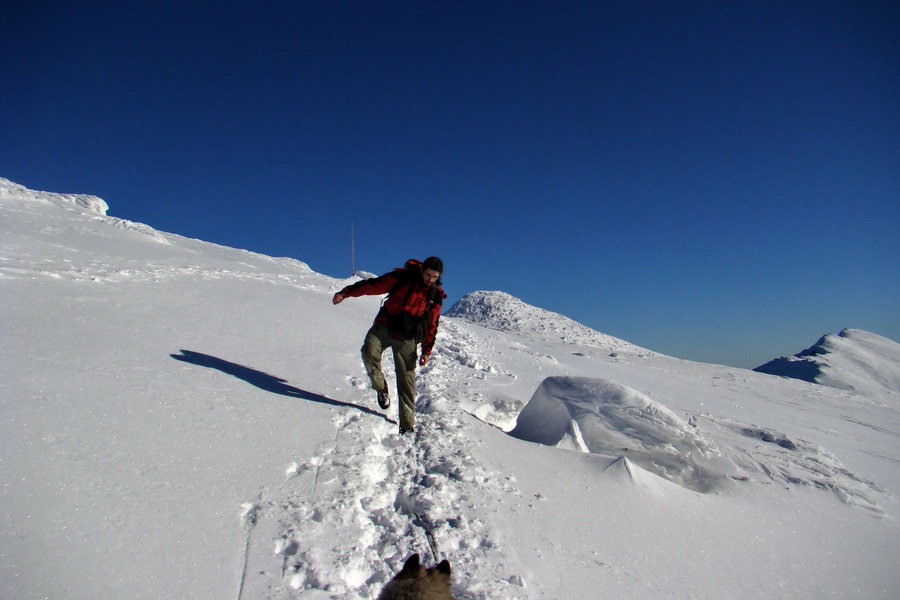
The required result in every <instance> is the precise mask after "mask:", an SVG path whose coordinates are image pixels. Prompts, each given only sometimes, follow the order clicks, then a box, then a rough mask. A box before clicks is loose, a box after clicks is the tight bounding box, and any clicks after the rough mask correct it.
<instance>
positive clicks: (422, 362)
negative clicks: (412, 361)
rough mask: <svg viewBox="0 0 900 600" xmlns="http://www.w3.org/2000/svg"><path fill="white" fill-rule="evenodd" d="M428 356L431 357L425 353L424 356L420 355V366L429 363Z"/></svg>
mask: <svg viewBox="0 0 900 600" xmlns="http://www.w3.org/2000/svg"><path fill="white" fill-rule="evenodd" d="M428 358H429V357H428V355H427V354H423V355H422V356H420V357H419V366H422V367H424V366H425V365H427V364H428Z"/></svg>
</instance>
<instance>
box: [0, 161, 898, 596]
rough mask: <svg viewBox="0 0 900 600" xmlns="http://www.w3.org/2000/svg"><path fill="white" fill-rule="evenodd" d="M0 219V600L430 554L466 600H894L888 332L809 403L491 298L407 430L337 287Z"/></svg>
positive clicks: (474, 297) (15, 217) (59, 221)
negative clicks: (371, 371)
mask: <svg viewBox="0 0 900 600" xmlns="http://www.w3.org/2000/svg"><path fill="white" fill-rule="evenodd" d="M0 210H2V214H0V297H2V303H0V311H2V319H0V340H2V345H0V368H2V371H3V377H2V379H0V389H2V395H0V406H2V423H3V425H2V431H0V435H2V440H3V441H2V445H0V447H2V455H0V482H2V488H0V489H2V500H0V514H2V523H0V528H2V535H0V589H2V590H3V597H9V598H16V599H36V598H70V599H80V598H84V599H87V598H106V597H110V598H112V597H128V598H154V599H155V598H203V599H205V598H209V599H217V600H220V599H223V598H234V599H238V600H241V599H244V600H247V599H258V598H262V599H282V598H303V599H314V598H333V599H350V598H362V599H373V598H376V597H377V595H378V593H379V591H380V589H381V587H382V586H383V584H384V583H385V582H387V581H388V580H389V579H390V578H391V577H392V576H393V574H394V573H395V572H396V571H397V570H399V569H400V567H401V566H402V565H403V562H404V561H405V559H406V558H407V557H408V556H409V555H410V554H412V553H414V552H418V553H419V554H420V555H421V556H422V557H423V561H424V562H425V563H427V564H434V563H435V562H437V559H438V558H447V559H449V560H450V562H451V564H452V566H453V573H454V575H453V577H454V592H455V596H456V597H457V598H459V599H464V600H475V599H488V598H490V599H491V600H503V599H518V598H521V599H535V600H536V599H541V598H549V599H567V598H573V599H574V598H579V599H581V598H595V597H602V598H621V599H625V598H628V599H631V600H634V599H638V600H640V599H648V600H649V599H654V600H656V599H659V598H695V599H705V598H709V599H713V598H716V599H719V598H750V599H752V598H773V597H774V598H785V597H791V598H810V599H813V598H815V599H818V598H823V597H832V598H895V597H896V596H897V593H898V591H900V574H898V572H897V569H896V556H898V555H900V535H898V533H900V532H898V524H897V521H896V517H897V515H898V503H897V498H898V495H900V444H898V435H900V415H898V410H900V404H898V402H897V396H896V387H892V386H893V385H894V383H895V382H896V381H897V379H898V373H900V360H898V354H897V353H896V344H894V343H893V342H891V341H890V340H885V339H884V338H880V337H879V336H876V335H875V334H871V333H868V332H863V331H859V330H847V331H845V332H842V333H841V335H840V336H832V338H834V339H831V340H830V342H829V344H828V345H829V352H828V353H826V354H818V355H817V358H818V359H819V360H821V361H823V364H824V363H826V362H827V365H825V366H823V369H822V372H823V373H824V374H825V375H826V376H827V377H825V378H823V379H822V380H821V381H820V383H818V384H817V383H811V382H807V381H800V380H797V379H790V378H785V377H777V376H772V375H768V374H764V373H756V372H753V371H746V370H741V369H733V368H728V367H723V366H718V365H706V364H701V363H694V362H689V361H684V360H680V359H677V358H673V357H668V356H664V355H661V354H658V353H655V352H652V351H650V350H646V349H643V348H639V347H637V346H634V345H632V344H629V343H628V342H625V341H623V340H618V339H616V338H613V337H611V336H607V335H605V334H602V333H600V332H596V331H593V330H590V329H588V328H586V327H584V326H582V325H580V324H578V323H575V322H574V321H572V320H570V319H567V318H566V317H563V316H561V315H556V314H553V313H549V312H547V311H543V310H541V309H539V308H537V307H533V306H528V305H526V304H524V303H522V302H521V301H519V300H517V299H515V298H512V297H511V296H509V295H508V294H503V293H502V292H475V293H473V294H469V295H467V296H466V297H464V298H463V300H461V301H460V302H459V303H458V304H457V305H456V306H454V307H452V308H451V309H450V310H448V311H447V315H446V316H445V317H443V319H442V324H441V331H440V334H439V338H438V343H437V345H436V348H435V354H434V356H433V359H432V361H431V362H430V363H429V364H428V366H426V367H425V368H423V369H421V371H420V376H419V380H418V383H419V396H420V397H419V403H418V418H419V426H418V431H417V433H416V436H415V438H413V439H411V438H410V437H409V436H407V437H400V436H398V435H397V433H396V429H397V424H396V412H395V411H396V409H395V408H393V409H391V410H389V411H387V414H383V412H382V411H380V410H379V409H378V408H377V404H376V403H375V399H374V395H373V393H372V392H371V390H369V389H368V383H367V381H366V379H365V375H364V372H363V369H362V364H361V361H360V358H359V346H360V344H361V342H362V338H363V336H364V334H365V331H366V330H367V328H368V326H369V324H370V323H371V319H372V317H373V316H374V314H375V312H376V311H377V307H378V301H379V299H378V298H372V297H370V298H359V299H354V300H353V301H352V302H345V303H342V304H341V305H340V306H337V307H335V306H332V305H331V302H330V300H331V296H332V295H333V293H334V292H335V291H336V290H338V289H340V288H341V287H343V286H344V285H346V284H347V283H348V280H339V279H333V278H329V277H326V276H324V275H321V274H318V273H315V272H313V271H312V270H311V269H309V267H308V266H307V265H305V264H304V263H302V262H300V261H296V260H291V259H284V258H272V257H267V256H263V255H259V254H255V253H252V252H248V251H245V250H239V249H233V248H226V247H223V246H217V245H214V244H209V243H206V242H202V241H199V240H192V239H187V238H184V237H181V236H177V235H173V234H169V233H164V232H159V231H156V230H154V229H153V228H151V227H149V226H147V225H143V224H138V223H132V222H130V221H127V220H124V219H118V218H115V217H111V216H108V215H107V214H106V212H107V210H108V208H107V206H106V203H105V202H103V201H102V200H100V199H99V198H93V197H91V196H81V195H60V194H51V193H46V192H35V191H31V190H27V189H25V188H23V187H22V186H19V185H16V184H14V183H11V182H8V181H6V180H2V179H0ZM405 258H406V257H398V261H400V260H403V259H405ZM393 266H395V265H383V267H382V268H381V269H380V270H382V271H387V270H389V269H390V268H391V267H393ZM375 270H379V269H378V268H376V269H375ZM446 285H447V286H448V287H452V285H453V283H452V280H448V281H447V282H446ZM453 315H456V316H453ZM826 340H829V338H828V336H826ZM385 360H386V361H388V362H389V361H390V358H389V354H387V355H386V356H385ZM838 382H840V385H837V384H838ZM823 384H825V385H823ZM546 415H552V419H551V418H548V417H546ZM538 441H540V442H543V443H537V442H538Z"/></svg>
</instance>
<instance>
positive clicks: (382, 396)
mask: <svg viewBox="0 0 900 600" xmlns="http://www.w3.org/2000/svg"><path fill="white" fill-rule="evenodd" d="M378 406H380V407H381V408H382V409H384V410H386V409H388V408H390V407H391V397H390V396H389V395H388V391H387V388H384V389H383V390H381V391H380V392H378Z"/></svg>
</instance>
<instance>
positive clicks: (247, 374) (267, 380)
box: [170, 350, 393, 423]
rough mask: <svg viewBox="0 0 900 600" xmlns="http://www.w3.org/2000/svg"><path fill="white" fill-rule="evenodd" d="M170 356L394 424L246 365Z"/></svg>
mask: <svg viewBox="0 0 900 600" xmlns="http://www.w3.org/2000/svg"><path fill="white" fill-rule="evenodd" d="M170 356H171V357H172V358H174V359H175V360H180V361H182V362H186V363H190V364H192V365H198V366H201V367H207V368H209V369H216V370H218V371H222V372H223V373H227V374H228V375H232V376H234V377H237V378H238V379H242V380H244V381H246V382H247V383H249V384H250V385H254V386H256V387H258V388H259V389H261V390H265V391H267V392H272V393H273V394H279V395H281V396H287V397H288V398H299V399H301V400H309V401H311V402H321V403H322V404H328V405H330V406H344V407H348V408H355V409H357V410H361V411H362V412H364V413H368V414H370V415H374V416H376V417H381V418H382V419H384V420H385V421H388V422H389V423H392V422H393V421H391V420H390V419H388V418H387V416H386V415H384V414H383V413H380V412H377V411H375V410H372V409H371V408H367V407H365V406H360V405H358V404H352V403H350V402H341V401H340V400H335V399H333V398H329V397H328V396H322V395H321V394H314V393H312V392H307V391H306V390H301V389H300V388H296V387H294V386H291V385H287V380H285V379H282V378H280V377H275V376H274V375H269V374H268V373H264V372H262V371H257V370H256V369H252V368H250V367H245V366H244V365H239V364H236V363H233V362H228V361H227V360H223V359H221V358H217V357H215V356H210V355H208V354H201V353H200V352H193V351H192V350H181V354H171V355H170Z"/></svg>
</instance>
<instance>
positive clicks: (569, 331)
mask: <svg viewBox="0 0 900 600" xmlns="http://www.w3.org/2000/svg"><path fill="white" fill-rule="evenodd" d="M446 314H447V316H448V317H455V318H458V319H461V320H464V321H467V322H469V323H473V324H476V325H480V326H482V327H487V328H489V329H496V330H498V331H505V332H509V333H515V334H517V335H520V336H522V337H525V338H527V339H534V340H541V341H558V342H562V343H566V344H577V345H582V346H592V347H597V348H604V349H609V350H610V351H623V350H625V351H631V352H642V353H645V354H652V352H650V351H649V350H645V349H643V348H639V347H638V346H635V345H634V344H630V343H628V342H626V341H624V340H620V339H618V338H615V337H613V336H611V335H607V334H605V333H600V332H599V331H597V330H595V329H591V328H590V327H587V326H586V325H582V324H581V323H579V322H577V321H574V320H572V319H570V318H569V317H566V316H564V315H561V314H559V313H555V312H552V311H549V310H545V309H543V308H539V307H537V306H532V305H530V304H527V303H525V302H523V301H522V300H520V299H518V298H516V297H515V296H512V295H510V294H507V293H506V292H498V291H483V290H482V291H476V292H470V293H468V294H466V295H465V296H463V297H462V298H460V299H459V300H458V301H457V302H456V303H455V304H454V305H453V306H452V307H451V308H450V310H448V311H447V313H446Z"/></svg>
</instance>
